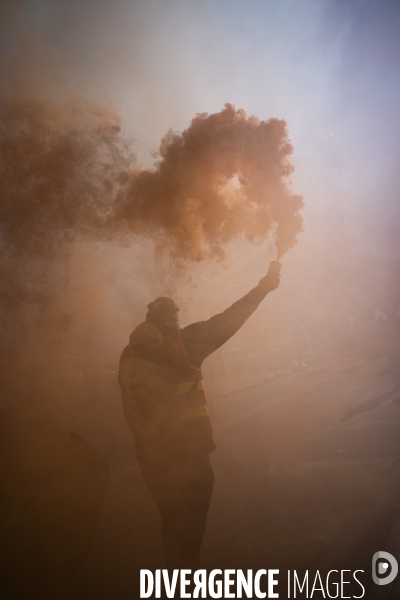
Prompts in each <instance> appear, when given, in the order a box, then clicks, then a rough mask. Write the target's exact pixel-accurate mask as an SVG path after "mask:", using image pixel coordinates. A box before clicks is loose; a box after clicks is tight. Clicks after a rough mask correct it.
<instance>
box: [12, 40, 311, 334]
mask: <svg viewBox="0 0 400 600" xmlns="http://www.w3.org/2000/svg"><path fill="white" fill-rule="evenodd" d="M41 52H42V54H41ZM43 54H45V52H43V51H42V50H41V49H40V45H39V46H38V47H36V46H35V44H33V47H31V46H30V45H29V43H27V42H26V43H25V45H22V46H21V47H20V48H19V52H18V53H16V54H14V55H13V58H12V60H9V61H8V62H7V60H6V61H5V62H4V63H3V64H2V65H0V67H1V68H0V79H1V83H2V92H1V93H0V249H1V253H2V258H1V263H0V274H1V284H0V301H1V311H2V323H3V325H2V340H3V343H5V344H6V346H7V344H8V343H9V341H7V340H10V336H11V338H12V339H18V340H19V342H21V341H22V339H21V336H22V337H24V336H25V337H26V336H27V334H28V333H29V334H30V335H31V337H32V328H33V324H34V323H36V326H37V331H39V330H44V329H45V328H46V327H47V329H48V330H50V329H51V330H52V331H53V332H55V331H56V328H57V327H58V326H59V327H61V328H62V327H67V326H68V324H69V323H70V322H71V318H72V317H71V315H69V314H68V310H67V311H66V313H65V314H63V315H58V316H57V318H56V320H57V323H58V324H57V323H55V322H54V318H55V317H54V311H53V312H52V311H51V310H48V309H49V305H50V304H51V303H52V302H54V299H55V298H56V296H57V295H58V296H60V294H61V295H62V294H63V293H64V289H65V288H66V286H67V284H68V268H69V267H68V265H69V255H70V253H71V251H73V244H74V242H75V241H76V240H78V239H79V240H80V241H82V240H84V241H85V240H86V241H92V240H93V241H94V240H95V241H100V242H105V243H108V242H109V241H111V240H113V241H114V242H117V243H119V242H120V241H122V240H123V241H124V243H126V240H128V244H129V243H130V241H132V240H133V239H138V238H139V240H143V239H144V238H146V239H149V240H153V242H154V243H155V246H156V252H158V255H162V257H163V258H166V259H167V260H168V261H169V262H170V264H171V266H172V267H178V268H180V267H182V266H183V267H190V264H193V263H194V262H201V261H206V260H213V259H218V258H220V257H222V256H223V255H224V246H225V245H226V244H227V243H228V242H230V241H233V240H240V239H243V238H245V239H246V240H248V241H249V242H251V243H258V242H262V241H264V240H265V239H266V238H268V237H269V236H271V235H272V236H275V237H276V244H277V248H278V256H281V255H282V254H283V253H284V252H285V251H286V250H288V248H290V247H291V246H293V245H294V244H295V243H296V235H297V234H298V232H299V231H301V228H302V218H301V215H300V210H301V208H302V205H303V203H302V198H301V197H300V196H298V195H294V194H293V193H292V192H291V188H290V175H291V173H292V171H293V166H292V164H291V163H290V160H289V159H290V156H291V154H292V152H293V147H292V145H291V144H290V142H289V140H288V134H287V129H286V124H285V122H284V121H280V120H277V119H270V120H268V121H260V120H259V119H258V118H256V117H254V116H248V115H247V114H246V113H245V111H244V110H241V109H240V110H235V108H234V107H233V106H232V105H230V104H227V105H226V106H225V108H224V109H223V110H222V111H221V112H219V113H216V114H211V115H207V114H199V115H197V116H196V117H195V118H194V119H193V121H192V122H191V124H190V126H189V127H188V129H186V130H185V131H184V132H183V133H181V134H180V133H175V132H172V131H170V132H169V133H168V134H167V135H166V136H165V137H164V138H163V139H162V141H161V145H160V149H159V161H158V162H156V163H155V166H154V167H153V168H152V169H145V168H143V167H142V168H141V167H137V166H135V162H134V158H133V156H132V154H131V152H130V145H129V143H128V142H127V141H126V140H124V139H123V136H122V134H121V132H120V126H119V116H118V113H117V112H116V111H115V110H114V109H113V108H112V107H111V106H110V105H109V104H108V103H107V102H105V101H99V100H98V99H96V100H94V99H93V97H91V99H90V97H89V96H90V95H87V94H82V93H79V92H78V91H77V90H76V88H75V87H74V86H73V85H70V84H69V83H68V77H66V76H65V74H61V75H58V74H56V75H55V73H57V70H56V69H55V68H54V65H49V64H47V62H46V60H47V59H44V58H43ZM32 57H34V58H32ZM8 58H10V56H8ZM39 65H40V67H39ZM172 270H173V269H172ZM167 277H168V274H167ZM46 314H52V315H53V317H52V319H53V322H52V323H47V324H46V323H45V315H46Z"/></svg>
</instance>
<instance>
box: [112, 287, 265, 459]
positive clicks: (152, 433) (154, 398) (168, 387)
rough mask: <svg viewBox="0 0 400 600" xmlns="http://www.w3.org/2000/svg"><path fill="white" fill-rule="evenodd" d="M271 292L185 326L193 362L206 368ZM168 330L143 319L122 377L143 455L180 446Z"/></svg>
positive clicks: (258, 292)
mask: <svg viewBox="0 0 400 600" xmlns="http://www.w3.org/2000/svg"><path fill="white" fill-rule="evenodd" d="M266 294H267V292H266V291H265V289H264V288H263V286H262V285H258V286H256V287H255V288H254V289H252V290H251V291H250V292H249V293H248V294H246V295H245V296H244V297H243V298H241V299H240V300H238V301H237V302H235V303H234V304H232V306H230V307H229V308H227V309H226V310H225V311H224V312H222V313H220V314H218V315H215V316H213V317H211V319H208V321H199V322H197V323H192V324H191V325H188V326H187V327H184V328H183V329H181V337H182V341H183V345H184V348H185V351H186V355H187V358H188V360H189V362H190V363H191V364H192V365H193V366H194V367H197V368H201V365H202V363H203V361H204V360H205V359H206V358H207V356H209V355H210V354H212V353H213V352H215V350H217V349H218V348H220V347H221V346H222V345H223V344H225V342H227V341H228V340H229V339H230V338H231V337H232V336H233V335H234V334H235V333H236V332H237V331H238V330H239V329H240V328H241V327H242V325H243V324H244V323H245V322H246V320H247V319H248V318H249V317H250V315H252V314H253V312H254V311H255V310H256V308H257V307H258V305H259V304H260V302H261V301H262V300H263V299H264V298H265V296H266ZM166 336H168V329H167V328H166V329H165V330H162V329H161V328H159V327H156V326H155V325H153V324H151V323H149V322H146V321H145V322H143V323H141V324H140V325H138V326H137V327H136V329H135V330H134V331H133V333H132V334H131V336H130V340H129V345H128V346H126V348H125V349H124V350H123V352H122V355H121V359H120V366H119V374H118V381H119V384H120V386H121V390H122V403H123V408H124V412H125V417H126V419H127V422H128V425H129V427H130V428H131V430H132V433H133V437H134V441H135V445H136V449H137V451H138V454H139V455H143V454H147V453H148V452H151V451H152V450H153V449H156V451H157V452H159V451H165V450H166V449H169V448H172V447H173V445H174V423H175V422H176V421H177V419H178V418H179V409H180V407H179V406H178V404H177V400H176V397H175V394H174V379H173V366H172V364H171V357H170V356H169V353H168V351H167V348H166V345H165V343H164V340H165V338H166Z"/></svg>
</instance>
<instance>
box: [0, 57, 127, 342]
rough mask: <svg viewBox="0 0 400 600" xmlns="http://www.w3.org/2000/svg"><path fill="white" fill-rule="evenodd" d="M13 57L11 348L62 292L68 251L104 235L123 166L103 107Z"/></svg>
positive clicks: (8, 195) (7, 78) (7, 322)
mask: <svg viewBox="0 0 400 600" xmlns="http://www.w3.org/2000/svg"><path fill="white" fill-rule="evenodd" d="M30 49H31V48H30V47H29V46H28V47H26V48H25V51H26V53H28V52H29V50H30ZM20 57H21V55H20V54H19V55H17V58H16V59H15V58H13V60H12V61H11V62H10V63H9V64H7V63H6V64H3V65H2V71H1V80H2V83H3V86H2V92H1V94H0V249H1V263H0V272H1V284H0V301H1V302H0V303H1V311H2V327H3V329H2V339H3V342H4V341H5V339H6V338H7V335H6V334H11V336H12V338H14V339H15V341H16V340H17V339H18V338H19V342H20V341H21V335H24V333H23V332H25V333H26V332H27V330H28V329H31V328H32V324H33V323H34V322H37V321H38V320H39V321H40V319H41V318H42V317H43V312H44V311H45V310H46V308H47V306H48V304H49V302H51V301H52V299H54V296H55V295H56V294H57V293H62V292H63V287H64V286H65V285H66V280H67V270H68V264H67V263H68V253H69V251H70V249H71V243H72V242H73V241H74V240H75V239H76V238H77V237H81V236H85V238H97V239H98V238H99V237H100V238H104V237H105V236H106V225H105V224H106V222H107V219H109V216H110V213H111V211H112V207H113V202H114V200H115V196H116V194H117V191H118V189H119V187H120V184H119V179H120V176H121V173H122V171H123V169H124V168H126V162H127V160H128V152H127V151H126V147H125V145H124V143H123V142H122V140H121V136H120V133H119V121H118V115H117V114H116V113H115V112H114V111H113V109H112V108H111V107H109V106H108V105H107V104H105V103H103V104H102V103H98V102H95V101H91V100H89V99H88V98H87V97H84V96H82V95H80V94H79V93H77V91H76V90H73V89H69V88H68V86H67V85H64V86H58V85H57V83H58V82H57V81H54V79H52V76H51V75H50V74H49V72H48V70H46V69H43V70H40V69H39V68H35V67H34V65H32V63H31V62H30V61H29V60H27V59H26V55H25V56H23V57H22V58H21V60H20V61H19V60H18V59H19V58H20ZM11 67H14V68H11ZM10 71H11V72H10ZM8 337H9V336H8ZM7 343H8V342H7Z"/></svg>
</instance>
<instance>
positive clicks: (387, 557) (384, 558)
mask: <svg viewBox="0 0 400 600" xmlns="http://www.w3.org/2000/svg"><path fill="white" fill-rule="evenodd" d="M378 561H379V562H378ZM398 571H399V566H398V564H397V560H396V559H395V557H394V556H392V555H391V554H389V552H383V551H380V552H375V554H374V556H373V557H372V579H373V580H374V583H375V584H376V585H387V584H388V583H392V581H394V580H395V579H396V577H397V573H398ZM380 575H386V577H379V576H380Z"/></svg>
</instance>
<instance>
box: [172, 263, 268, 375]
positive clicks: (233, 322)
mask: <svg viewBox="0 0 400 600" xmlns="http://www.w3.org/2000/svg"><path fill="white" fill-rule="evenodd" d="M278 285H279V274H270V275H266V276H265V277H263V278H262V279H261V280H260V282H259V284H258V285H257V286H256V287H255V288H253V289H252V290H251V291H250V292H249V293H248V294H246V295H245V296H243V298H241V299H240V300H237V301H236V302H234V304H232V306H230V307H229V308H227V309H226V310H224V312H222V313H220V314H218V315H214V316H213V317H211V319H208V321H200V322H198V323H193V324H192V325H189V326H188V327H185V328H184V329H183V330H182V339H183V343H184V345H185V349H186V353H187V356H188V359H189V361H190V362H191V363H192V364H193V365H194V366H195V367H199V366H200V365H201V363H202V362H203V360H204V359H205V358H206V357H207V356H209V355H210V354H212V352H214V351H215V350H217V349H218V348H220V347H221V346H222V345H223V344H225V342H227V341H228V340H229V339H230V338H231V337H232V336H233V335H234V334H235V333H236V332H237V331H238V330H239V329H240V328H241V327H242V325H243V324H244V323H245V322H246V321H247V319H248V318H249V317H250V315H252V314H253V312H254V311H255V310H256V308H257V307H258V305H259V304H260V302H261V301H262V300H263V299H264V298H265V296H266V295H267V294H268V293H269V292H272V291H273V290H275V289H276V288H277V287H278Z"/></svg>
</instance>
